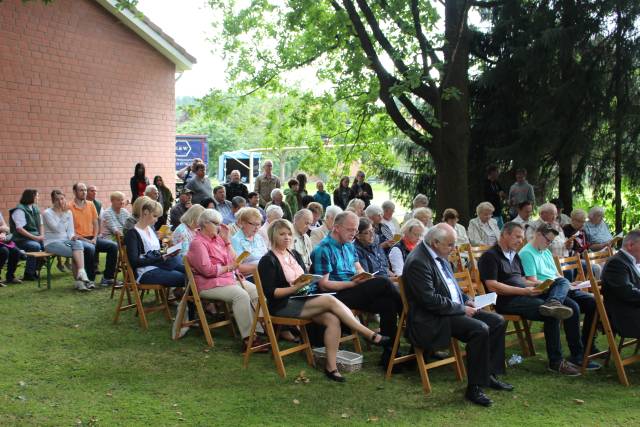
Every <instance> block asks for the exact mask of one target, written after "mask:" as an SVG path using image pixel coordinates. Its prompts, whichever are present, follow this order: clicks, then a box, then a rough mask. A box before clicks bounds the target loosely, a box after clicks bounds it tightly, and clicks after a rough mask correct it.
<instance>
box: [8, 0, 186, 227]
mask: <svg viewBox="0 0 640 427" xmlns="http://www.w3.org/2000/svg"><path fill="white" fill-rule="evenodd" d="M174 73H175V66H174V64H173V63H171V62H170V61H169V60H168V59H166V58H165V57H164V56H162V55H161V54H160V53H158V52H157V51H156V50H155V49H153V48H152V47H151V46H150V45H148V44H147V43H146V42H145V41H144V40H142V39H141V38H140V37H138V36H137V35H136V34H135V33H133V32H132V31H131V30H129V29H128V28H127V27H125V26H124V25H123V24H122V23H120V22H119V21H118V19H117V18H115V17H114V16H113V15H111V14H110V13H109V12H107V11H106V10H105V9H104V8H102V6H100V5H99V4H97V3H95V2H94V1H92V0H56V1H54V2H53V3H52V4H50V5H48V6H45V5H43V4H41V2H40V1H34V2H28V3H22V2H21V0H3V1H2V2H0V182H1V184H0V210H1V211H2V213H3V215H4V217H5V219H7V209H8V208H10V207H13V206H15V204H16V203H17V201H18V200H19V198H20V194H21V193H22V191H23V190H24V189H25V188H37V189H38V190H39V192H40V207H41V208H43V209H44V208H46V207H48V206H49V205H50V198H49V193H50V192H51V190H52V189H54V188H60V189H63V191H65V193H67V195H71V194H72V191H71V186H72V184H73V183H74V182H77V181H82V182H85V183H87V184H94V185H97V186H98V199H99V200H102V201H103V202H104V203H105V205H106V206H108V204H109V196H108V195H109V193H110V192H111V191H115V190H120V191H123V192H124V193H125V194H126V195H127V198H129V197H131V196H130V190H129V178H130V177H131V176H132V175H133V168H134V165H135V164H136V163H137V162H143V163H144V164H145V165H146V168H147V176H148V177H149V179H150V180H152V179H153V176H154V175H161V176H162V177H163V178H164V179H165V183H166V184H167V185H169V186H170V187H169V188H173V185H174V182H175V173H174V169H175V148H174V147H175V112H174V111H175V94H174V88H175V81H174Z"/></svg>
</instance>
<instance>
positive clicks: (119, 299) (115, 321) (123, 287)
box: [113, 285, 128, 323]
mask: <svg viewBox="0 0 640 427" xmlns="http://www.w3.org/2000/svg"><path fill="white" fill-rule="evenodd" d="M125 290H126V291H127V292H128V289H127V286H126V285H122V290H121V291H120V297H119V298H118V305H116V315H115V316H114V317H113V323H118V318H119V317H120V311H121V310H120V307H122V300H123V299H124V293H125Z"/></svg>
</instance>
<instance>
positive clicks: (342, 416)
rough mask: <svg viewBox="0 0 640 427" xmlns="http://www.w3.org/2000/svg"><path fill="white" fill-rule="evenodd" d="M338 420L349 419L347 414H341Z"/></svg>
mask: <svg viewBox="0 0 640 427" xmlns="http://www.w3.org/2000/svg"><path fill="white" fill-rule="evenodd" d="M340 418H344V419H346V418H349V414H347V413H343V414H342V415H340Z"/></svg>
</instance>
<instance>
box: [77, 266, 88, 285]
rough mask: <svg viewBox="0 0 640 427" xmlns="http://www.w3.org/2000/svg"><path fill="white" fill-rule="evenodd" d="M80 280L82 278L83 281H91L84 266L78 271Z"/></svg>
mask: <svg viewBox="0 0 640 427" xmlns="http://www.w3.org/2000/svg"><path fill="white" fill-rule="evenodd" d="M78 280H82V281H83V282H89V277H87V272H86V271H85V270H84V268H83V269H82V270H80V271H78Z"/></svg>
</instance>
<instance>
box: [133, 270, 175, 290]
mask: <svg viewBox="0 0 640 427" xmlns="http://www.w3.org/2000/svg"><path fill="white" fill-rule="evenodd" d="M138 282H139V283H141V284H153V285H162V286H168V287H171V288H182V287H184V282H185V275H184V266H183V265H179V266H178V267H176V269H175V270H164V269H162V268H154V269H153V270H149V271H147V272H146V273H144V274H143V275H142V276H141V277H140V280H138Z"/></svg>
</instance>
